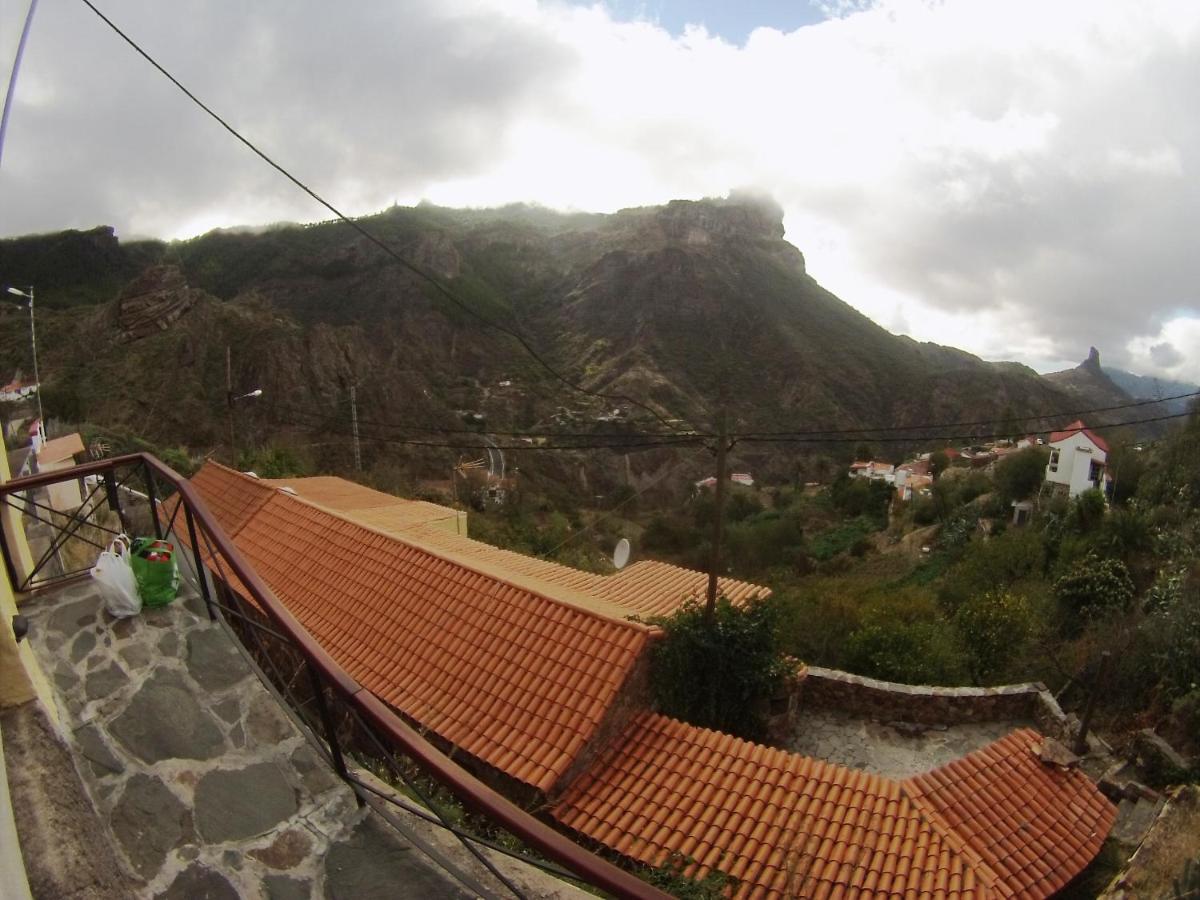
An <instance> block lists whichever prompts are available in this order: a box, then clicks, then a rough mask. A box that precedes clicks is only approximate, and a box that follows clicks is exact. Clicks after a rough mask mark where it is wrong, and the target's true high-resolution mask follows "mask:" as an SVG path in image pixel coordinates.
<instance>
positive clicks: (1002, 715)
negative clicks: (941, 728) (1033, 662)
mask: <svg viewBox="0 0 1200 900" xmlns="http://www.w3.org/2000/svg"><path fill="white" fill-rule="evenodd" d="M794 690H795V692H796V700H797V702H796V705H797V707H798V710H799V712H800V713H801V714H803V711H804V709H806V708H807V709H836V710H838V711H841V712H846V713H850V714H852V715H857V716H862V717H864V718H868V719H877V720H880V721H884V722H896V721H899V722H914V723H917V724H921V725H961V724H964V723H968V722H996V721H1007V720H1011V721H1020V720H1030V721H1033V722H1035V723H1036V724H1037V726H1038V729H1039V730H1040V731H1041V732H1042V733H1043V734H1046V735H1049V736H1051V737H1055V738H1058V739H1060V740H1062V739H1063V738H1065V737H1069V736H1070V735H1071V734H1072V733H1073V723H1072V721H1071V718H1069V717H1068V716H1066V715H1065V714H1064V713H1063V711H1062V709H1061V708H1060V707H1059V705H1058V701H1056V700H1055V699H1054V696H1053V695H1052V694H1051V693H1050V692H1049V691H1048V690H1047V689H1046V686H1045V685H1044V684H1041V683H1037V682H1033V683H1028V684H1006V685H1001V686H999V687H988V688H972V687H929V686H926V685H912V684H898V683H896V682H892V681H878V680H876V679H874V678H865V677H863V676H861V675H852V674H850V673H849V672H839V671H837V670H835V669H823V668H820V667H819V666H810V667H808V668H807V669H804V670H802V671H801V672H799V673H798V677H797V678H796V681H795V687H794Z"/></svg>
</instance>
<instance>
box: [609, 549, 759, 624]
mask: <svg viewBox="0 0 1200 900" xmlns="http://www.w3.org/2000/svg"><path fill="white" fill-rule="evenodd" d="M707 589H708V575H706V574H705V573H704V572H697V571H695V570H694V569H683V568H680V567H679V566H672V565H670V564H669V563H664V562H656V561H654V560H650V559H646V560H641V561H639V562H635V563H634V564H633V565H631V566H628V567H626V568H624V569H621V570H620V571H619V572H616V573H614V574H612V575H605V576H601V577H598V578H597V579H596V582H595V583H594V584H593V585H592V592H593V593H595V594H596V596H598V597H603V598H604V599H605V600H608V601H610V602H612V603H615V604H617V605H619V606H622V607H625V608H626V609H628V610H629V612H630V613H631V614H633V613H636V614H637V615H639V616H667V615H670V614H671V613H673V612H675V610H677V609H679V607H680V606H681V605H682V604H683V603H684V601H686V600H689V599H699V598H702V597H703V596H704V594H705V591H706V590H707ZM717 591H718V593H720V594H721V595H723V596H725V597H728V598H729V600H730V602H732V603H735V604H741V603H745V602H746V601H747V600H749V599H751V598H752V597H765V596H767V595H768V594H770V593H771V591H770V589H769V588H765V587H762V586H760V585H757V584H751V583H750V582H748V581H738V580H737V579H734V578H718V579H717Z"/></svg>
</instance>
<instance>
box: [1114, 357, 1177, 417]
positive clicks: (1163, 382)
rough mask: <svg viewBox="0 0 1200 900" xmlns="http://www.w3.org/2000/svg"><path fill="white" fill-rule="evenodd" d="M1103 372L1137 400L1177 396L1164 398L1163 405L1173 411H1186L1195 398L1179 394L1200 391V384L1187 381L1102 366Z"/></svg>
mask: <svg viewBox="0 0 1200 900" xmlns="http://www.w3.org/2000/svg"><path fill="white" fill-rule="evenodd" d="M1104 374H1105V375H1107V376H1108V377H1109V378H1110V379H1111V380H1112V382H1113V383H1114V384H1116V385H1117V386H1119V387H1120V388H1121V389H1122V390H1123V391H1125V392H1126V393H1127V394H1129V395H1130V396H1132V397H1135V398H1136V399H1138V400H1161V399H1162V398H1164V397H1178V398H1179V399H1176V400H1164V401H1163V406H1164V407H1166V409H1167V410H1168V411H1169V412H1171V413H1173V414H1178V413H1184V412H1187V410H1188V407H1189V406H1190V404H1191V403H1192V401H1193V400H1194V399H1195V398H1192V397H1180V396H1179V395H1180V394H1195V393H1197V392H1200V385H1198V384H1192V383H1191V382H1189V381H1172V380H1171V379H1169V378H1155V377H1153V376H1151V375H1135V374H1133V373H1132V372H1126V371H1125V370H1124V369H1114V368H1112V367H1111V366H1105V367H1104Z"/></svg>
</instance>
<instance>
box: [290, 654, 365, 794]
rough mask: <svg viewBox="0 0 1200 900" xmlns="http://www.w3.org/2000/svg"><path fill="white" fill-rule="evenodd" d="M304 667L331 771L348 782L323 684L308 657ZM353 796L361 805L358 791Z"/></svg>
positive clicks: (348, 775) (348, 776)
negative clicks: (325, 743) (310, 684)
mask: <svg viewBox="0 0 1200 900" xmlns="http://www.w3.org/2000/svg"><path fill="white" fill-rule="evenodd" d="M304 667H305V668H306V669H308V680H309V681H310V682H311V683H312V689H313V696H314V697H315V698H316V701H317V712H318V713H320V716H321V725H322V727H323V728H324V729H325V740H326V742H327V743H328V744H329V754H330V756H331V758H332V759H333V771H335V772H337V774H338V777H339V778H341V779H342V780H343V781H346V782H348V781H349V780H350V773H349V771H347V769H346V760H345V759H344V758H343V757H342V746H341V744H339V743H338V738H337V728H335V727H334V724H333V714H332V713H331V712H330V711H329V704H328V703H327V702H326V701H325V686H324V684H323V683H322V681H321V675H320V673H318V672H317V670H316V668H315V667H314V666H313V664H312V661H311V660H309V659H305V661H304ZM354 797H355V799H356V800H358V805H359V806H360V807H361V806H362V805H363V799H362V797H360V796H359V794H358V791H355V792H354Z"/></svg>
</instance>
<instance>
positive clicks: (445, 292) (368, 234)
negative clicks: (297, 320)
mask: <svg viewBox="0 0 1200 900" xmlns="http://www.w3.org/2000/svg"><path fill="white" fill-rule="evenodd" d="M81 2H82V3H83V4H84V6H86V7H87V8H88V9H90V10H91V11H92V12H94V13H95V14H96V15H97V16H98V17H99V18H100V20H101V21H103V22H104V24H105V25H107V26H108V27H109V28H111V29H112V30H113V31H114V32H115V33H116V34H117V36H118V37H120V38H121V40H123V41H125V43H127V44H128V45H129V46H130V47H132V48H133V49H134V51H136V52H137V54H138V55H139V56H141V57H142V58H143V59H144V60H146V62H148V63H150V65H152V66H153V67H154V68H155V69H157V70H158V72H159V73H160V74H161V75H163V76H164V77H165V78H166V79H167V80H168V81H170V82H171V83H172V84H173V85H175V87H177V88H178V89H179V90H180V91H181V92H182V93H183V94H184V96H186V97H187V98H188V99H189V100H191V101H192V102H193V103H194V104H196V105H197V106H198V107H200V109H202V110H204V112H206V113H207V114H208V115H209V116H210V117H212V118H213V119H214V120H215V121H216V122H217V123H218V124H219V125H220V126H221V127H222V128H224V129H225V130H226V131H228V132H229V133H230V134H231V135H233V136H234V137H235V138H237V140H238V141H240V142H241V143H242V144H244V145H245V146H246V147H247V148H248V149H249V150H250V151H251V152H253V153H254V154H255V155H256V156H257V157H258V158H259V159H261V160H262V161H263V162H265V163H266V164H267V165H269V166H270V167H271V168H273V169H274V170H275V171H277V172H278V173H279V174H280V175H282V176H283V177H284V178H286V179H287V180H288V181H290V182H291V183H292V184H294V185H295V186H296V187H298V188H299V189H300V190H302V191H303V192H304V193H306V194H307V195H308V196H309V197H311V198H312V199H313V200H315V201H316V202H317V203H319V204H320V205H321V206H323V207H325V209H327V210H329V211H330V212H331V213H333V215H334V216H335V217H336V218H338V219H339V220H341V221H342V222H344V223H346V224H347V225H349V226H350V227H351V228H353V229H354V230H355V231H357V232H358V233H359V234H360V235H362V236H363V237H364V238H366V239H367V240H368V241H370V242H371V243H372V244H374V245H375V246H376V247H378V248H379V249H380V250H382V251H383V252H384V253H386V254H387V255H388V256H390V257H392V259H394V260H395V261H396V262H397V263H399V264H400V265H401V266H403V267H404V268H405V269H407V270H408V271H410V272H412V273H413V274H414V275H416V276H417V277H419V278H421V279H423V280H424V281H425V282H426V283H427V284H429V285H430V286H431V287H433V289H434V290H435V291H437V293H439V294H440V295H441V296H443V297H444V298H445V299H447V300H448V301H450V303H452V304H453V305H454V306H456V307H457V308H458V309H460V310H462V311H463V312H465V313H466V314H467V315H469V316H471V317H472V318H474V319H475V320H476V321H478V322H479V323H480V324H482V325H484V326H486V327H488V328H493V329H495V330H496V331H499V332H501V333H502V334H506V335H508V336H509V337H510V338H512V339H513V340H515V341H516V342H517V343H518V344H520V346H521V348H522V349H524V350H525V352H526V353H528V354H529V356H531V357H532V358H533V359H534V360H535V361H536V362H537V363H538V365H540V366H541V367H542V368H543V369H545V370H546V371H547V372H549V373H550V374H551V375H552V376H553V377H554V378H555V379H557V380H558V381H561V382H562V383H563V384H565V385H566V386H567V387H569V388H571V389H572V390H574V391H578V392H579V393H581V394H588V395H589V396H592V397H600V398H603V399H607V400H618V401H621V402H623V403H629V404H632V405H633V406H636V407H638V408H640V409H643V410H645V411H646V412H648V413H650V415H652V416H654V418H656V419H658V421H659V422H661V423H662V424H664V425H668V424H669V423H668V421H667V420H666V419H665V418H663V416H661V415H660V414H659V413H658V412H657V411H656V410H654V409H653V408H652V407H650V406H648V405H647V404H645V403H642V402H641V401H640V400H635V399H634V398H632V397H629V396H626V395H625V394H615V393H609V392H607V391H596V390H592V389H590V388H585V387H583V386H582V385H580V384H576V383H575V382H573V381H571V380H570V379H569V378H567V376H565V375H563V374H562V373H561V372H560V371H558V369H556V368H555V367H554V366H552V365H550V363H548V362H547V361H546V360H545V359H544V358H543V357H542V355H541V354H540V353H538V352H537V350H535V349H534V347H533V345H532V344H530V342H529V341H528V340H526V338H525V337H524V336H523V335H522V334H521V333H520V332H519V331H517V330H516V329H514V328H510V327H508V326H507V325H504V324H502V323H500V322H496V321H494V320H492V319H490V318H489V317H487V316H485V315H483V313H480V312H479V311H477V310H476V309H474V308H473V307H472V306H471V305H470V304H468V303H466V302H464V301H463V300H461V299H460V298H459V297H458V296H457V295H456V294H455V293H454V292H453V291H452V290H450V288H448V287H447V286H446V285H445V284H443V283H442V281H441V279H439V278H437V277H436V276H434V275H433V274H432V273H430V272H428V271H426V270H425V269H424V268H423V267H421V266H419V265H417V264H416V263H414V262H412V261H411V260H409V259H407V258H405V257H404V256H402V255H401V254H400V253H398V252H397V251H396V250H394V249H393V248H392V247H391V246H390V245H388V244H387V243H385V242H384V241H383V240H382V239H381V238H379V237H377V236H376V235H375V233H374V232H372V231H370V230H369V229H367V228H365V227H363V226H362V225H361V224H359V223H358V222H357V221H355V220H354V219H352V218H350V217H349V216H347V215H346V214H345V213H343V212H342V211H341V210H340V209H338V208H337V207H336V206H334V205H333V204H332V203H330V202H329V201H328V200H326V199H325V198H324V197H322V196H321V195H320V194H318V193H317V192H316V191H315V190H313V189H312V188H310V187H309V186H308V185H306V184H305V183H304V182H303V181H301V180H300V179H299V178H297V177H296V176H295V175H293V174H292V173H291V172H289V171H288V170H287V169H285V168H284V167H283V166H282V165H281V164H279V163H277V162H276V161H275V160H274V159H272V158H271V157H270V156H268V155H267V154H266V153H265V152H264V151H263V150H260V149H259V148H258V146H257V145H256V144H254V143H253V142H252V141H251V140H250V139H249V138H247V137H245V136H243V135H242V133H241V132H240V131H238V130H237V129H236V128H234V127H233V126H232V125H230V124H229V123H228V122H227V121H225V119H223V118H222V117H221V116H220V115H219V114H217V113H216V112H215V111H214V110H213V109H212V108H211V107H210V106H208V105H207V104H206V103H205V102H204V101H203V100H201V99H200V98H199V97H197V96H196V95H195V94H193V93H192V92H191V91H190V90H189V89H188V88H187V87H185V86H184V84H183V83H182V82H181V81H180V80H179V79H178V78H176V77H175V76H174V75H172V74H171V73H170V72H169V71H167V69H166V68H164V67H163V66H162V65H161V64H160V63H159V62H158V61H157V60H156V59H155V58H154V57H153V56H151V55H150V54H149V53H148V52H147V51H146V50H143V49H142V47H141V45H139V44H138V43H137V41H135V40H134V39H133V38H131V37H130V36H129V35H127V34H126V33H125V32H124V31H122V30H121V28H120V27H119V26H118V25H117V24H116V23H115V22H113V21H112V19H110V18H108V16H106V15H105V14H104V13H102V12H101V11H100V10H99V9H97V8H96V6H95V5H94V4H93V3H92V2H91V0H81Z"/></svg>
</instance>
